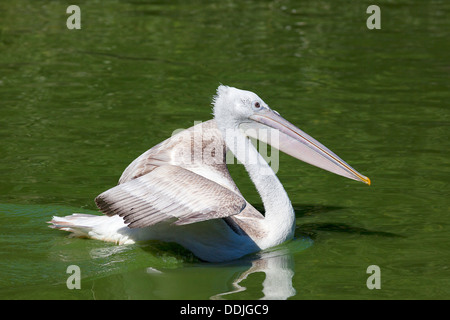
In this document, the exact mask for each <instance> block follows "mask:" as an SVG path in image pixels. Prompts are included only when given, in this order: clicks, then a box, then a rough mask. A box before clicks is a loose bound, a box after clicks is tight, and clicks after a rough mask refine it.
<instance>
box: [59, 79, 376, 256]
mask: <svg viewBox="0 0 450 320" xmlns="http://www.w3.org/2000/svg"><path fill="white" fill-rule="evenodd" d="M212 104H213V115H214V118H213V119H211V120H209V121H206V122H201V123H199V124H196V125H194V126H193V127H191V128H189V129H186V130H182V131H180V132H178V133H176V134H174V135H172V136H171V137H170V138H168V139H167V140H165V141H163V142H161V143H159V144H158V145H156V146H154V147H153V148H151V149H149V150H148V151H146V152H145V153H143V154H142V155H141V156H139V157H138V158H136V159H135V160H134V161H133V162H132V163H131V164H130V165H129V166H128V167H127V168H126V169H125V171H124V172H123V174H122V176H121V177H120V179H119V183H118V185H117V186H115V187H113V188H111V189H109V190H107V191H105V192H103V193H101V194H100V195H99V196H97V197H96V199H95V202H96V204H97V206H98V208H99V209H100V210H101V211H102V212H103V213H104V215H88V214H78V213H74V214H72V215H70V216H66V217H53V219H52V220H51V221H50V223H51V224H52V225H51V227H53V228H56V229H60V230H64V231H69V232H72V235H73V236H75V237H85V238H92V239H97V240H103V241H110V242H115V243H117V244H129V243H136V242H140V241H148V240H160V241H165V242H175V243H178V244H180V245H181V246H183V247H184V248H186V249H188V250H190V251H191V252H192V253H193V254H194V255H195V256H197V257H198V258H199V259H201V260H204V261H209V262H223V261H229V260H234V259H238V258H240V257H243V256H244V255H247V254H250V253H255V252H258V251H260V250H263V249H266V248H270V247H273V246H277V245H279V244H281V243H283V242H285V241H287V240H290V239H292V238H293V236H294V227H295V212H294V209H293V208H292V205H291V201H290V200H289V197H288V195H287V193H286V191H285V190H284V188H283V185H282V184H281V182H280V181H279V180H278V178H277V176H276V174H275V172H274V171H273V169H272V168H271V166H270V165H269V163H268V162H267V161H266V160H265V159H264V157H263V156H262V155H261V154H260V153H259V152H258V150H257V148H256V147H255V146H254V145H253V144H252V143H249V141H250V138H257V139H259V140H261V141H263V142H265V143H268V144H269V145H272V146H274V147H276V148H277V149H279V150H281V151H283V152H284V153H287V154H289V155H291V156H293V157H295V158H297V159H299V160H302V161H304V162H307V163H309V164H312V165H315V166H317V167H319V168H322V169H324V170H327V171H330V172H332V173H335V174H338V175H341V176H344V177H346V178H349V179H353V180H356V181H360V182H364V183H366V184H369V185H370V180H369V178H367V177H365V176H363V175H362V174H360V173H358V172H357V171H356V170H355V169H353V168H352V167H350V166H349V165H348V164H347V163H346V162H344V161H343V160H342V159H341V158H339V157H338V156H337V155H336V154H334V153H333V152H332V151H331V150H329V149H328V148H326V147H325V146H324V145H322V144H321V143H320V142H318V141H317V140H315V139H314V138H312V137H311V136H309V135H308V134H306V133H305V132H303V131H302V130H300V129H299V128H297V127H296V126H294V125H293V124H291V123H290V122H288V121H287V120H285V119H284V118H283V117H281V115H280V114H279V113H278V112H276V111H274V110H272V109H271V108H270V107H269V106H268V105H267V104H266V103H265V102H264V101H263V100H262V99H261V98H260V97H259V96H258V95H256V94H255V93H253V92H250V91H246V90H240V89H237V88H233V87H229V86H224V85H220V86H219V87H218V88H217V92H216V95H215V96H214V98H213V102H212ZM261 132H268V133H267V134H259V133H261ZM227 149H228V150H230V151H231V152H232V154H233V155H234V157H235V158H236V159H237V160H238V161H239V162H240V163H242V164H243V165H244V167H245V169H246V171H247V172H248V174H249V176H250V178H251V180H252V181H253V183H254V185H255V187H256V189H257V191H258V193H259V195H260V197H261V200H262V202H263V205H264V209H265V214H261V213H260V212H259V211H258V210H256V209H255V208H254V207H253V206H252V205H251V204H250V203H248V202H247V201H246V200H245V199H244V197H243V196H242V194H241V192H240V191H239V189H238V187H237V186H236V184H235V183H234V181H233V179H232V177H231V175H230V173H229V171H228V168H227V156H226V150H227Z"/></svg>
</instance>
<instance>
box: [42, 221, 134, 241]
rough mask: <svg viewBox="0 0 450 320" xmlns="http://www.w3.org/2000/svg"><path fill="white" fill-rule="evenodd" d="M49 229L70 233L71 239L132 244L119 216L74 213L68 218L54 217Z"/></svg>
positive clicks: (128, 231) (127, 230)
mask: <svg viewBox="0 0 450 320" xmlns="http://www.w3.org/2000/svg"><path fill="white" fill-rule="evenodd" d="M48 223H50V224H51V225H50V228H54V229H59V230H64V231H69V232H72V236H73V237H77V238H91V239H96V240H102V241H108V242H114V243H117V244H129V243H134V240H132V239H131V238H130V231H131V230H130V229H129V228H128V227H127V226H126V225H125V223H124V222H123V219H122V218H121V217H119V216H111V217H108V216H96V215H92V214H83V213H74V214H72V215H70V216H65V217H56V216H54V217H53V219H52V220H51V221H49V222H48Z"/></svg>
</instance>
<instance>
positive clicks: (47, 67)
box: [0, 0, 450, 299]
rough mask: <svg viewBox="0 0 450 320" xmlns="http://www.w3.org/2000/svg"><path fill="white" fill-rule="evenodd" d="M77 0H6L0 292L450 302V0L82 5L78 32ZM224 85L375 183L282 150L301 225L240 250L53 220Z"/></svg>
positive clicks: (240, 172)
mask: <svg viewBox="0 0 450 320" xmlns="http://www.w3.org/2000/svg"><path fill="white" fill-rule="evenodd" d="M69 4H71V3H66V2H64V1H51V2H44V1H24V0H18V1H9V2H2V3H0V138H1V140H0V154H1V157H0V172H1V182H0V299H261V298H270V299H449V298H450V269H449V264H450V254H449V231H450V215H449V213H450V212H449V211H450V210H449V208H450V206H449V205H450V203H449V191H450V188H449V181H450V179H449V178H450V172H449V171H450V170H449V169H450V166H449V165H450V162H449V150H450V142H449V137H450V130H449V128H450V120H449V110H450V109H449V108H450V104H449V99H450V93H449V92H450V77H449V75H450V58H449V57H450V56H449V52H450V41H449V40H450V34H449V32H450V19H449V17H450V5H449V3H448V1H444V0H442V1H429V0H424V1H378V2H376V3H374V4H377V5H378V6H379V7H380V8H381V29H380V30H369V29H368V28H367V27H366V20H367V18H368V17H369V14H367V13H366V9H367V6H368V5H369V4H372V3H364V2H358V3H355V4H350V3H349V2H348V1H342V0H339V1H336V0H334V1H293V0H280V1H271V2H269V1H220V2H218V1H217V2H216V1H205V0H204V1H170V2H168V1H167V2H166V1H140V0H130V1H118V0H117V1H107V2H105V1H78V5H79V6H80V8H81V29H80V30H69V29H67V27H66V19H67V18H68V17H69V14H67V13H66V8H67V6H68V5H69ZM220 83H223V84H227V85H230V86H235V87H238V88H242V89H247V90H251V91H254V92H256V93H257V94H259V95H260V96H261V97H262V98H263V99H264V100H265V101H266V102H267V103H268V104H269V106H271V107H272V108H274V109H275V110H277V111H279V112H280V113H281V114H282V115H283V116H284V117H285V118H286V119H288V120H289V121H290V122H292V123H294V124H296V125H297V126H298V127H299V128H301V129H302V130H304V131H305V132H307V133H309V134H310V135H312V136H313V137H315V138H316V139H317V140H319V141H321V142H322V143H323V144H325V145H326V146H327V147H329V148H330V149H331V150H333V151H334V152H336V153H337V154H338V155H339V156H340V157H342V158H343V159H344V160H345V161H347V162H348V163H349V164H350V165H351V166H353V167H354V168H355V169H356V170H358V171H359V172H361V173H362V174H364V175H366V176H368V177H370V179H371V180H372V185H371V186H370V187H369V186H366V185H364V184H362V183H357V182H355V181H352V180H348V179H345V178H342V177H339V176H336V175H333V174H331V173H329V172H325V171H323V170H320V169H318V168H315V167H312V166H310V165H307V164H305V163H302V162H300V161H298V160H296V159H294V158H291V157H289V156H287V155H284V154H281V155H280V166H279V171H278V176H279V178H280V180H281V182H282V183H283V185H284V186H285V189H286V191H287V193H288V194H289V196H290V198H291V201H292V204H293V206H294V208H295V211H296V218H297V219H296V236H295V239H294V240H293V241H290V242H288V243H285V244H283V245H281V246H279V247H277V248H273V249H270V250H266V251H264V252H260V253H258V254H254V255H250V256H248V257H244V258H242V259H240V260H237V261H233V262H230V263H225V264H210V263H205V262H201V261H199V260H197V259H196V258H195V257H194V256H193V255H192V254H190V253H189V252H186V251H184V250H182V249H181V248H179V247H177V246H173V245H165V244H161V243H148V244H139V245H128V246H116V245H114V244H110V243H104V242H100V241H95V240H86V239H74V238H69V237H68V235H67V234H66V233H64V232H62V231H57V230H52V229H50V228H48V225H47V223H46V221H48V220H50V219H51V217H52V216H54V215H59V216H62V215H68V214H71V213H72V212H84V213H95V212H96V211H97V210H96V207H95V204H94V201H93V199H94V198H95V197H96V196H97V195H98V194H99V193H101V192H103V191H105V190H106V189H108V188H110V187H112V186H114V185H115V184H116V183H117V181H118V178H119V177H120V175H121V173H122V171H123V170H124V169H125V167H126V166H127V165H128V164H129V163H130V162H131V161H132V160H134V159H135V158H136V157H137V156H139V155H140V154H141V153H142V152H144V151H145V150H147V149H149V148H150V147H152V146H153V145H155V144H157V143H159V142H160V141H162V140H164V139H166V138H168V137H170V136H171V134H172V132H173V131H174V130H176V129H179V128H188V127H190V126H192V125H193V124H194V121H206V120H208V119H210V118H211V99H212V96H213V95H214V94H215V90H216V88H217V86H218V85H219V84H220ZM230 171H231V173H232V175H233V176H234V178H235V181H236V182H237V184H238V186H239V188H240V189H241V191H242V193H243V194H244V195H245V196H246V198H247V199H248V200H249V202H251V203H252V204H254V205H255V206H256V207H257V208H260V209H262V205H261V200H260V198H259V196H258V194H257V193H256V191H255V189H254V187H253V185H252V183H251V181H250V180H249V179H248V177H247V175H246V174H245V170H244V169H243V168H242V167H241V166H238V165H235V166H232V167H231V168H230ZM70 265H77V266H79V268H80V270H81V279H82V280H81V289H80V290H77V289H73V290H69V289H68V288H67V285H66V280H67V279H68V277H69V276H70V274H68V273H67V272H66V271H67V268H68V266H70ZM371 265H376V266H378V267H379V270H380V277H379V280H380V283H381V288H380V289H373V290H370V289H368V287H367V280H368V278H369V276H371V274H369V273H367V268H368V267H369V266H371Z"/></svg>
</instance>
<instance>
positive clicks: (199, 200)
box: [95, 165, 246, 228]
mask: <svg viewBox="0 0 450 320" xmlns="http://www.w3.org/2000/svg"><path fill="white" fill-rule="evenodd" d="M95 202H96V204H97V206H98V207H99V209H100V210H101V211H102V212H103V213H105V214H107V215H115V214H117V215H119V216H121V217H123V218H124V221H125V223H127V224H128V226H129V227H130V228H142V227H147V226H151V225H154V224H157V223H159V222H162V221H167V220H175V221H174V224H176V225H183V224H190V223H195V222H200V221H205V220H210V219H218V218H225V217H229V216H232V215H235V214H238V213H240V212H241V211H242V210H243V209H244V208H245V206H246V201H245V200H244V199H243V198H242V196H241V195H239V194H237V193H235V192H233V191H231V190H229V189H227V188H225V187H223V186H221V185H219V184H218V183H216V182H214V181H212V180H209V179H207V178H205V177H203V176H201V175H198V174H196V173H194V172H192V171H189V170H187V169H184V168H181V167H178V166H173V165H164V166H160V167H156V168H154V169H153V170H152V171H151V172H149V173H147V174H145V175H142V176H140V177H138V178H135V179H133V180H130V181H127V182H125V183H122V184H119V185H117V186H115V187H114V188H111V189H109V190H107V191H105V192H103V193H102V194H100V195H99V196H98V197H97V198H96V199H95Z"/></svg>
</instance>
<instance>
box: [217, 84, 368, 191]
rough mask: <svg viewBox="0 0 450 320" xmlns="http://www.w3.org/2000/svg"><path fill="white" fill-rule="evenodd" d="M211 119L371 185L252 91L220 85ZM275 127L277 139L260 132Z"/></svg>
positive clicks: (295, 155) (218, 124) (303, 159)
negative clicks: (259, 132)
mask: <svg viewBox="0 0 450 320" xmlns="http://www.w3.org/2000/svg"><path fill="white" fill-rule="evenodd" d="M213 105H214V109H213V111H214V118H215V119H216V123H217V126H218V127H219V128H220V129H221V130H222V131H226V130H228V129H238V128H239V129H242V130H243V131H244V133H245V134H246V135H247V136H249V137H252V138H256V139H259V140H261V141H263V142H265V143H268V144H270V145H272V146H274V147H276V148H277V149H279V150H281V151H283V152H284V153H287V154H289V155H291V156H293V157H295V158H297V159H299V160H302V161H304V162H307V163H309V164H312V165H314V166H316V167H319V168H322V169H324V170H327V171H330V172H333V173H335V174H338V175H341V176H344V177H346V178H349V179H353V180H357V181H361V182H364V183H367V184H369V185H370V179H369V178H367V177H365V176H363V175H362V174H360V173H358V172H357V171H356V170H355V169H353V168H352V167H350V166H349V165H348V164H347V163H346V162H345V161H344V160H342V159H341V158H339V157H338V156H337V155H336V154H335V153H333V152H332V151H331V150H330V149H328V148H327V147H325V146H324V145H323V144H321V143H320V142H318V141H317V140H315V139H314V138H313V137H311V136H309V135H308V134H306V133H305V132H303V131H302V130H300V129H299V128H297V127H296V126H294V125H293V124H292V123H290V122H288V121H287V120H285V119H284V118H283V117H281V116H280V114H279V113H278V112H276V111H274V110H272V109H270V108H269V106H268V105H267V104H266V103H265V102H264V101H263V100H262V99H261V98H260V97H258V95H256V94H255V93H253V92H251V91H246V90H240V89H236V88H233V87H228V86H224V85H220V86H219V87H218V88H217V95H216V96H215V97H214V100H213ZM274 129H275V130H277V131H278V133H279V134H278V135H276V137H277V141H274V139H272V138H270V137H272V135H270V134H269V135H259V134H257V132H258V131H260V130H274Z"/></svg>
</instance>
